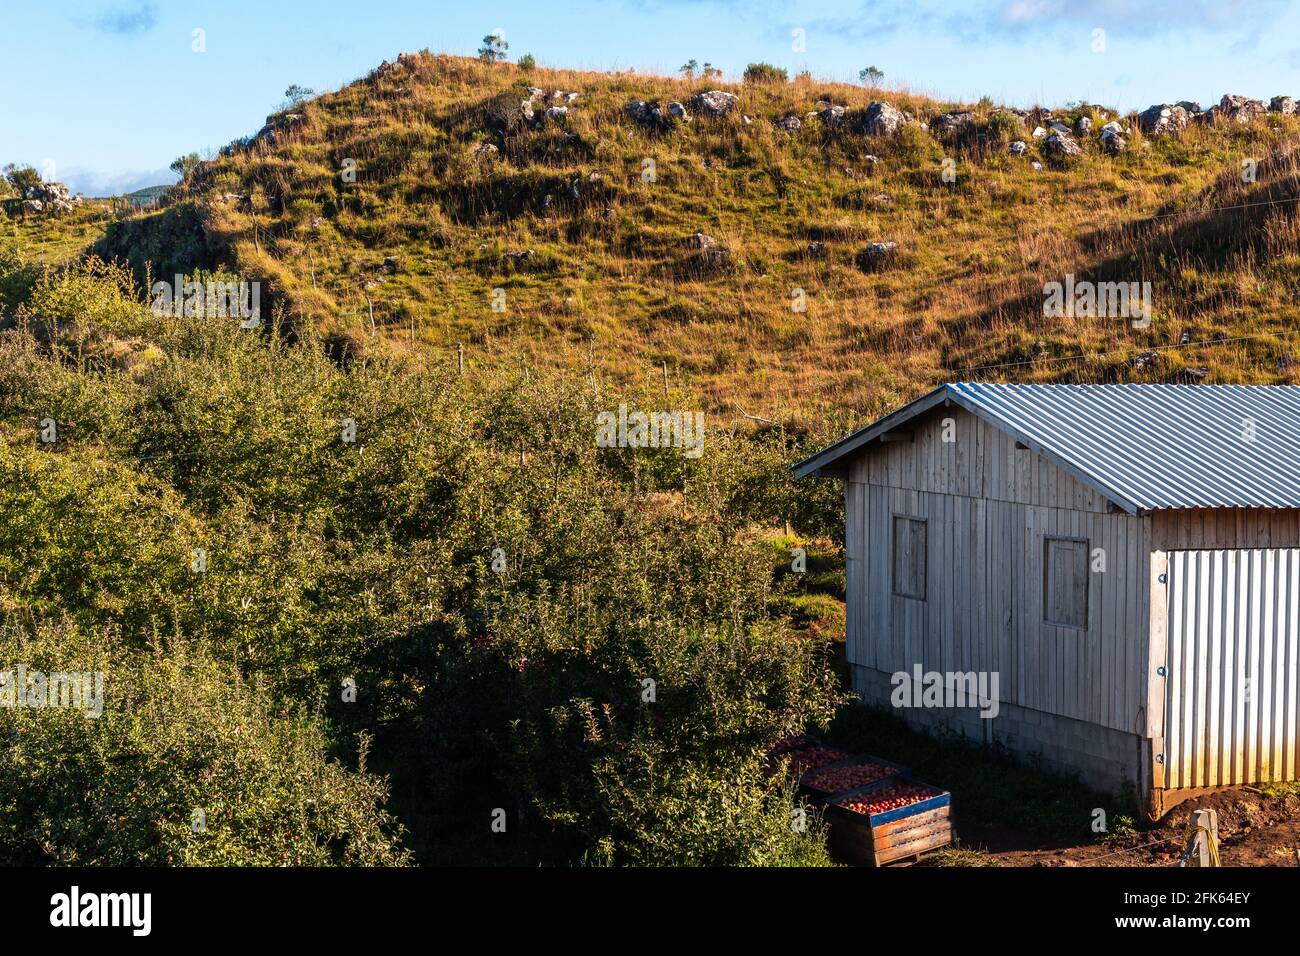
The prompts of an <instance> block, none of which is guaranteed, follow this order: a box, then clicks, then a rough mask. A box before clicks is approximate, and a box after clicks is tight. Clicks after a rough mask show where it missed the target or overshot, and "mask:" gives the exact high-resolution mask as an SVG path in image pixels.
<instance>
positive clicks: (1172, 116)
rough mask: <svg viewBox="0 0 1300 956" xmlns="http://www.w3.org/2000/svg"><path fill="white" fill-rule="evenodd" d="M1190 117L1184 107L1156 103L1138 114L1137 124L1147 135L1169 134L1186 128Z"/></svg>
mask: <svg viewBox="0 0 1300 956" xmlns="http://www.w3.org/2000/svg"><path fill="white" fill-rule="evenodd" d="M1190 118H1191V114H1190V113H1188V111H1187V109H1186V108H1185V107H1182V106H1177V105H1174V106H1170V105H1169V104H1167V103H1157V104H1156V105H1155V106H1149V107H1147V108H1146V109H1144V110H1143V111H1142V112H1141V113H1139V114H1138V124H1139V125H1140V126H1141V127H1142V132H1144V133H1146V134H1147V135H1148V136H1170V135H1174V134H1177V133H1181V132H1182V131H1183V130H1185V129H1187V124H1188V122H1189V121H1190Z"/></svg>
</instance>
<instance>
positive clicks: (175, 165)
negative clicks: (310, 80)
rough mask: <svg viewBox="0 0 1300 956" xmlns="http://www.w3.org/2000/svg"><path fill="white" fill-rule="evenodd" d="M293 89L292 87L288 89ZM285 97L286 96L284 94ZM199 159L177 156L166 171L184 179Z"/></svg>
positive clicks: (187, 155)
mask: <svg viewBox="0 0 1300 956" xmlns="http://www.w3.org/2000/svg"><path fill="white" fill-rule="evenodd" d="M289 89H293V87H289ZM286 95H287V94H286ZM199 162H200V159H199V154H198V153H186V154H185V155H184V156H178V157H176V158H175V159H173V160H172V161H171V163H170V164H169V165H168V167H167V168H168V169H170V170H171V171H172V172H174V173H175V174H176V175H178V176H180V177H181V179H184V178H185V177H186V176H188V175H189V174H190V173H192V172H194V169H195V167H197V166H198V165H199Z"/></svg>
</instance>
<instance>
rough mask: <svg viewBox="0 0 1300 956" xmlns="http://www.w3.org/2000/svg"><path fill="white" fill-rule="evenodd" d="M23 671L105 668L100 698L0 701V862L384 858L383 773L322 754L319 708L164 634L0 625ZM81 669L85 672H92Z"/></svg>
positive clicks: (392, 846) (399, 859)
mask: <svg viewBox="0 0 1300 956" xmlns="http://www.w3.org/2000/svg"><path fill="white" fill-rule="evenodd" d="M0 659H3V660H4V661H5V662H6V663H5V666H6V667H9V668H11V669H13V675H12V676H11V677H10V680H11V681H14V682H16V680H17V676H16V666H17V664H18V663H23V664H25V665H26V667H27V670H28V672H31V671H43V672H55V671H57V672H64V673H67V672H78V673H84V674H90V675H94V674H95V673H96V672H98V673H100V674H102V675H103V684H102V713H101V714H99V716H89V715H88V714H87V713H86V712H85V711H83V710H80V709H72V708H53V709H51V708H45V709H33V708H28V707H12V708H11V707H6V708H3V709H0V741H3V742H2V743H0V861H3V863H4V864H5V865H9V866H13V865H21V866H33V865H56V866H161V865H168V864H170V865H187V866H213V865H222V866H226V865H229V866H323V865H331V864H340V865H350V866H357V865H362V866H366V865H384V866H387V865H394V864H401V863H403V862H405V861H406V858H407V857H406V854H405V852H404V851H403V850H402V849H401V848H400V845H399V839H400V836H401V831H400V827H399V826H398V825H397V824H396V821H394V820H393V819H392V817H390V816H389V815H388V814H387V813H386V812H385V811H384V810H383V809H382V804H383V802H384V799H385V786H384V784H383V782H382V781H381V780H379V779H377V778H375V777H373V776H371V775H368V774H366V773H365V772H364V764H365V754H366V743H365V741H362V742H361V744H360V751H359V754H358V762H359V764H360V766H361V768H362V769H360V770H356V771H352V770H347V769H345V768H344V767H343V766H341V765H340V764H339V763H338V762H337V761H335V760H332V759H330V758H329V757H328V755H327V754H328V751H329V747H330V745H329V741H328V739H327V737H326V734H325V728H324V726H323V724H322V723H321V722H320V720H319V719H316V718H312V717H308V716H306V715H305V714H303V713H302V712H301V709H291V710H290V709H284V708H282V707H279V706H277V705H275V704H273V702H272V701H271V699H270V698H269V697H268V695H267V694H266V693H265V692H264V691H263V690H262V689H260V688H259V687H258V686H256V685H255V684H252V683H249V682H247V681H245V680H244V679H243V678H241V677H240V675H239V673H238V671H237V670H235V669H234V668H232V667H231V666H229V665H227V664H220V663H218V662H217V661H215V660H214V659H212V658H211V657H210V656H208V655H207V654H205V653H204V652H203V651H202V649H201V648H199V647H197V646H195V645H193V644H190V643H188V642H185V641H182V640H179V639H176V638H172V639H170V640H168V641H167V642H166V649H165V650H164V648H163V646H162V645H161V644H155V645H153V646H151V647H150V648H149V649H147V650H145V651H143V652H142V651H137V650H134V649H131V648H128V647H126V646H124V645H123V644H122V643H121V642H120V640H119V639H118V638H117V636H116V634H115V632H114V631H113V630H111V629H110V630H106V631H102V632H98V633H96V632H90V631H81V630H79V629H77V628H70V627H67V626H63V625H55V624H49V625H43V626H41V627H38V628H36V629H34V630H30V629H26V628H19V627H16V626H13V625H8V626H5V627H3V628H0ZM91 679H92V680H93V677H92V678H91Z"/></svg>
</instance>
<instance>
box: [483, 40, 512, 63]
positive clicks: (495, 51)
mask: <svg viewBox="0 0 1300 956" xmlns="http://www.w3.org/2000/svg"><path fill="white" fill-rule="evenodd" d="M509 49H510V44H509V43H507V42H506V38H505V37H503V36H501V35H500V34H499V33H489V34H488V35H487V36H485V37H484V38H483V45H482V46H481V47H479V49H478V58H479V59H480V60H482V61H483V62H484V63H497V62H499V61H501V60H504V59H505V58H506V51H507V50H509Z"/></svg>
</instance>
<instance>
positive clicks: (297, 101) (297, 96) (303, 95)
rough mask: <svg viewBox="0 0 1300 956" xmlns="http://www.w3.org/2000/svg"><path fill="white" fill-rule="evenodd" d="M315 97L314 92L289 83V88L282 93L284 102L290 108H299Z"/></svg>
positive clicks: (309, 88) (305, 87)
mask: <svg viewBox="0 0 1300 956" xmlns="http://www.w3.org/2000/svg"><path fill="white" fill-rule="evenodd" d="M315 95H316V91H315V90H313V89H312V88H311V87H308V86H300V85H298V84H297V83H291V84H290V85H289V88H288V89H286V90H285V91H284V99H285V102H286V103H288V104H289V106H290V107H296V106H301V105H302V104H303V103H304V102H306V101H307V100H309V99H311V98H312V97H313V96H315Z"/></svg>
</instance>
